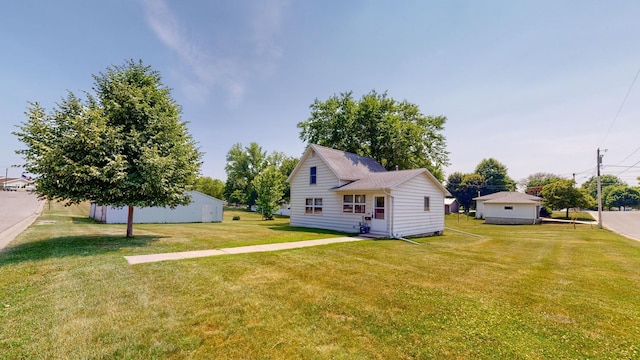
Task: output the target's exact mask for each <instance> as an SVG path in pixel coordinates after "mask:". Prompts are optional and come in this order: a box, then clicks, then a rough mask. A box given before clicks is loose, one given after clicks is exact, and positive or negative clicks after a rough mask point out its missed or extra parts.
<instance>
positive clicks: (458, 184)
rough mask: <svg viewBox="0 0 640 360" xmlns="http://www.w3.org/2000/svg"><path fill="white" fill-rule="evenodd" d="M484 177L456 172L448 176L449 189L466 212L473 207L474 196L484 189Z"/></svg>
mask: <svg viewBox="0 0 640 360" xmlns="http://www.w3.org/2000/svg"><path fill="white" fill-rule="evenodd" d="M485 185H486V183H485V181H484V178H483V177H482V176H481V175H478V174H473V173H472V174H463V173H460V172H455V173H452V174H451V175H449V177H448V178H447V190H449V192H450V193H451V195H453V196H454V197H455V198H456V199H457V200H458V202H459V203H460V205H461V206H462V207H463V208H464V211H465V212H466V213H468V212H469V210H470V209H471V205H472V204H473V198H474V197H476V196H478V192H479V191H481V190H482V189H484V187H485Z"/></svg>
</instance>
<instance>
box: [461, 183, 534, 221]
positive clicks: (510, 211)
mask: <svg viewBox="0 0 640 360" xmlns="http://www.w3.org/2000/svg"><path fill="white" fill-rule="evenodd" d="M473 200H475V201H476V218H477V219H484V220H485V223H487V224H512V225H515V224H537V223H538V222H539V221H540V219H539V214H540V205H541V204H542V201H543V199H542V198H539V197H537V196H533V195H527V194H523V193H519V192H515V191H501V192H497V193H493V194H489V195H484V196H479V197H476V198H474V199H473Z"/></svg>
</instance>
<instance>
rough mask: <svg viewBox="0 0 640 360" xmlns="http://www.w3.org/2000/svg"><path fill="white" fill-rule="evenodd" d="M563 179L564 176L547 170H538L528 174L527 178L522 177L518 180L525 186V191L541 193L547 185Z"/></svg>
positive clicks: (535, 193)
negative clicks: (546, 171)
mask: <svg viewBox="0 0 640 360" xmlns="http://www.w3.org/2000/svg"><path fill="white" fill-rule="evenodd" d="M558 180H562V177H560V176H558V175H556V174H551V173H545V172H538V173H535V174H531V175H529V176H527V177H526V178H525V179H522V180H520V181H519V182H518V184H519V185H520V186H522V187H523V188H524V192H525V193H527V194H531V195H536V196H539V195H540V191H542V188H543V187H544V186H545V185H548V184H551V183H552V182H555V181H558Z"/></svg>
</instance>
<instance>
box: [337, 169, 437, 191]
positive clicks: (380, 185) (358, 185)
mask: <svg viewBox="0 0 640 360" xmlns="http://www.w3.org/2000/svg"><path fill="white" fill-rule="evenodd" d="M426 171H427V170H426V169H413V170H399V171H385V172H378V173H370V174H367V176H366V177H364V178H362V179H359V180H356V181H353V182H350V183H348V184H346V185H343V186H340V187H337V188H335V189H334V190H340V191H343V190H344V191H347V190H378V189H393V188H394V187H395V186H397V185H399V184H402V183H403V182H405V181H407V180H409V179H411V178H413V177H415V176H418V175H419V174H422V173H424V172H426Z"/></svg>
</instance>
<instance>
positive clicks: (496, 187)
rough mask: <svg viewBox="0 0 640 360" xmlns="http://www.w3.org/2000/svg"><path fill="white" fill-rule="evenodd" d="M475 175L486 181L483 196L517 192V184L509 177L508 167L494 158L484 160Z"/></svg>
mask: <svg viewBox="0 0 640 360" xmlns="http://www.w3.org/2000/svg"><path fill="white" fill-rule="evenodd" d="M475 173H476V174H478V175H480V176H482V177H483V178H484V180H485V187H484V188H483V189H482V190H481V194H482V195H487V194H492V193H496V192H499V191H515V189H516V182H515V181H513V179H511V178H510V177H509V175H507V167H506V166H505V165H503V164H502V163H500V162H499V161H498V160H496V159H494V158H489V159H483V160H482V161H481V162H480V163H479V164H478V166H476V170H475Z"/></svg>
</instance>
